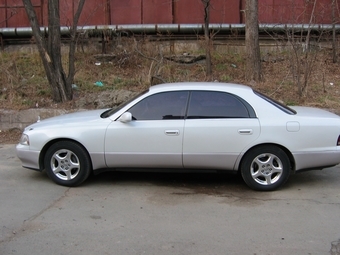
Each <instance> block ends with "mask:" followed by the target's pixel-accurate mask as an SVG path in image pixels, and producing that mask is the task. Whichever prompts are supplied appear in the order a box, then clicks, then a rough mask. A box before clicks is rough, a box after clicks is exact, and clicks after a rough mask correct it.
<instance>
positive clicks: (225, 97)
mask: <svg viewBox="0 0 340 255" xmlns="http://www.w3.org/2000/svg"><path fill="white" fill-rule="evenodd" d="M259 134H260V125H259V121H258V119H257V118H256V116H255V112H254V110H253V109H252V108H251V106H250V105H249V104H248V103H246V102H245V101H244V100H242V99H241V98H239V97H237V96H235V95H232V94H229V93H225V92H217V91H216V92H214V91H193V92H192V93H191V97H190V101H189V107H188V112H187V119H186V121H185V126H184V139H183V165H184V167H186V168H215V169H233V168H234V165H235V162H236V160H237V158H238V156H239V154H240V152H241V151H242V150H243V149H244V148H245V147H246V146H247V145H248V144H249V143H251V142H252V141H254V140H255V139H256V138H257V137H258V136H259Z"/></svg>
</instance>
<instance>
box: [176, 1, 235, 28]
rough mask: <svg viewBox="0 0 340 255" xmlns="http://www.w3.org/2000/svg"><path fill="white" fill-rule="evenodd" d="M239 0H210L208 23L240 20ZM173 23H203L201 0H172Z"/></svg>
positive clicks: (230, 22)
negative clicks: (173, 0)
mask: <svg viewBox="0 0 340 255" xmlns="http://www.w3.org/2000/svg"><path fill="white" fill-rule="evenodd" d="M240 1H241V0H228V1H225V0H211V2H210V4H211V6H210V23H217V24H221V23H228V24H237V23H240V22H241V14H240V4H241V3H240ZM174 23H180V24H183V23H184V24H197V23H204V6H203V3H202V1H201V0H178V1H175V2H174Z"/></svg>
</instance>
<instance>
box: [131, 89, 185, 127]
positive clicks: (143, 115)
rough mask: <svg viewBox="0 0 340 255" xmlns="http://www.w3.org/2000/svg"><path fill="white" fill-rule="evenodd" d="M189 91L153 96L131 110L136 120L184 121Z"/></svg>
mask: <svg viewBox="0 0 340 255" xmlns="http://www.w3.org/2000/svg"><path fill="white" fill-rule="evenodd" d="M188 94H189V92H187V91H172V92H164V93H159V94H155V95H151V96H149V97H147V98H144V99H143V100H142V101H140V102H138V103H137V104H135V105H134V106H133V107H131V108H130V109H129V112H131V114H132V117H133V119H135V120H168V119H184V115H185V108H186V104H187V101H188Z"/></svg>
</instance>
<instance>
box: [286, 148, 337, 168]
mask: <svg viewBox="0 0 340 255" xmlns="http://www.w3.org/2000/svg"><path fill="white" fill-rule="evenodd" d="M293 156H294V158H295V171H297V172H298V171H305V170H313V169H323V168H326V167H330V166H335V165H338V164H339V163H340V149H339V150H334V151H322V152H305V153H300V152H299V153H293Z"/></svg>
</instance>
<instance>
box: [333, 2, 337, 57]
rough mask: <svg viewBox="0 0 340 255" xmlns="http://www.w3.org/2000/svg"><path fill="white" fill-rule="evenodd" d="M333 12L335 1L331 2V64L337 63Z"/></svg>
mask: <svg viewBox="0 0 340 255" xmlns="http://www.w3.org/2000/svg"><path fill="white" fill-rule="evenodd" d="M335 10H336V4H335V0H332V49H333V63H336V62H338V57H337V54H336V29H335V23H336V19H335Z"/></svg>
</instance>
